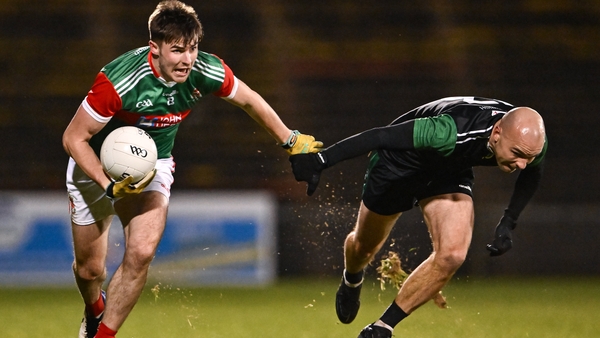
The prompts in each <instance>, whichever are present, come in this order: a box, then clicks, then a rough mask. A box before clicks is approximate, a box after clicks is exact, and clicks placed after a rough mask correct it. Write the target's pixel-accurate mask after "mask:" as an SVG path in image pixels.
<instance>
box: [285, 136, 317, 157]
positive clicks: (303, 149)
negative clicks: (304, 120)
mask: <svg viewBox="0 0 600 338" xmlns="http://www.w3.org/2000/svg"><path fill="white" fill-rule="evenodd" d="M282 147H283V148H284V149H285V150H286V151H287V152H288V154H290V155H297V154H308V153H316V152H319V151H321V148H323V142H321V141H316V140H315V138H314V137H313V136H312V135H305V134H300V132H299V131H297V130H294V131H292V134H291V135H290V137H289V138H288V140H287V141H286V142H285V143H284V144H283V145H282Z"/></svg>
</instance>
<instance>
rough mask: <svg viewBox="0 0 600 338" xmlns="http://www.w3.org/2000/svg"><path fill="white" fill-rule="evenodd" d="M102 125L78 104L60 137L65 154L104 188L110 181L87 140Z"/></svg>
mask: <svg viewBox="0 0 600 338" xmlns="http://www.w3.org/2000/svg"><path fill="white" fill-rule="evenodd" d="M104 126H105V124H103V123H100V122H98V121H96V120H94V119H93V118H92V117H91V116H90V115H89V114H88V113H87V112H86V111H85V110H84V109H83V107H82V106H79V109H77V112H76V113H75V116H74V117H73V119H72V120H71V123H69V125H68V126H67V129H66V130H65V132H64V134H63V139H62V142H63V147H64V149H65V151H66V152H67V154H69V156H71V157H72V158H73V159H74V160H75V162H76V163H77V165H79V167H80V168H81V169H82V170H83V171H84V172H85V173H86V174H87V175H88V176H89V177H90V178H91V179H92V180H94V181H95V182H96V183H98V185H99V186H101V187H102V188H106V187H107V186H108V185H109V184H110V182H111V181H110V179H109V178H108V177H106V175H105V174H104V170H102V165H101V164H100V159H99V158H98V156H96V154H95V153H94V150H92V147H90V144H89V141H90V138H92V136H93V135H95V134H96V133H97V132H99V131H100V130H101V129H102V128H103V127H104Z"/></svg>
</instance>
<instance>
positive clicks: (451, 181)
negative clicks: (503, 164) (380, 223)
mask: <svg viewBox="0 0 600 338" xmlns="http://www.w3.org/2000/svg"><path fill="white" fill-rule="evenodd" d="M372 160H373V161H372V163H371V165H370V166H369V169H368V170H367V173H366V175H365V183H364V186H363V196H362V200H363V203H364V204H365V206H366V207H367V208H369V210H371V211H374V212H376V213H378V214H380V215H393V214H397V213H399V212H404V211H407V210H410V209H412V207H413V206H415V205H417V203H418V202H419V201H420V200H422V199H424V198H428V197H432V196H437V195H443V194H450V193H462V194H466V195H469V196H471V197H473V184H474V180H475V179H474V175H473V169H472V168H469V169H465V170H462V171H459V172H449V173H444V174H441V175H436V177H435V178H431V177H426V176H414V177H401V176H398V175H397V174H396V173H394V172H393V171H391V170H390V169H389V168H388V167H387V166H386V165H385V164H384V163H382V161H378V160H377V159H376V158H372Z"/></svg>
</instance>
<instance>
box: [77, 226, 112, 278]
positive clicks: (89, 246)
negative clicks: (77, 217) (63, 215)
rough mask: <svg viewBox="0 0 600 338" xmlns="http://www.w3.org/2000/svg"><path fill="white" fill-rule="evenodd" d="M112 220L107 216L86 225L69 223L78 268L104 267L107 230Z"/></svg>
mask: <svg viewBox="0 0 600 338" xmlns="http://www.w3.org/2000/svg"><path fill="white" fill-rule="evenodd" d="M112 218H113V217H112V216H108V217H106V218H104V219H101V220H99V221H96V222H94V223H91V224H87V225H79V224H75V223H73V222H71V232H72V235H73V251H74V253H75V262H76V263H77V265H78V266H81V265H84V264H86V265H89V264H97V265H98V268H103V267H104V262H105V259H106V254H107V251H108V232H109V231H108V230H109V228H110V223H111V221H112Z"/></svg>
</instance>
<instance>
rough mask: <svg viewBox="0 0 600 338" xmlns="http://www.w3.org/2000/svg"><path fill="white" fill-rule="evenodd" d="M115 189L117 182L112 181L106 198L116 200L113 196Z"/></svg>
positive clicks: (107, 189)
mask: <svg viewBox="0 0 600 338" xmlns="http://www.w3.org/2000/svg"><path fill="white" fill-rule="evenodd" d="M114 187H115V181H110V184H109V185H108V186H107V187H106V196H108V197H110V198H115V196H114V195H113V188H114Z"/></svg>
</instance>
